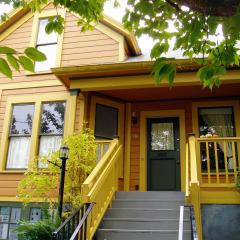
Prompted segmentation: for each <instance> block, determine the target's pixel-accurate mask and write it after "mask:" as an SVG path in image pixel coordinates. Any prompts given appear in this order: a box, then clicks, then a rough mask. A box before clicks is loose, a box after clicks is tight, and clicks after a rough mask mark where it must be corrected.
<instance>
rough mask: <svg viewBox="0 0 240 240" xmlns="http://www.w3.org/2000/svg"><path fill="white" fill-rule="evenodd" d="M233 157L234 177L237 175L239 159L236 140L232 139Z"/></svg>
mask: <svg viewBox="0 0 240 240" xmlns="http://www.w3.org/2000/svg"><path fill="white" fill-rule="evenodd" d="M232 158H233V171H234V179H236V177H237V174H238V173H237V159H236V149H235V142H234V141H232Z"/></svg>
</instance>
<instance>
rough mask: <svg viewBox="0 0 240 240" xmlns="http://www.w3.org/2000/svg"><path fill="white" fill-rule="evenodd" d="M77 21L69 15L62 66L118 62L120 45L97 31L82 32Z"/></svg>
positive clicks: (67, 17)
mask: <svg viewBox="0 0 240 240" xmlns="http://www.w3.org/2000/svg"><path fill="white" fill-rule="evenodd" d="M77 20H78V18H77V17H76V16H74V15H72V14H70V13H67V15H66V22H65V32H64V39H63V50H62V61H61V66H64V67H65V66H77V65H87V64H97V63H110V62H117V61H118V56H119V55H118V54H119V51H118V48H119V45H118V43H117V42H116V41H114V40H113V39H111V38H110V37H109V36H107V35H106V34H104V33H102V32H100V31H99V30H97V29H94V30H93V31H86V32H81V28H80V27H79V26H78V25H77Z"/></svg>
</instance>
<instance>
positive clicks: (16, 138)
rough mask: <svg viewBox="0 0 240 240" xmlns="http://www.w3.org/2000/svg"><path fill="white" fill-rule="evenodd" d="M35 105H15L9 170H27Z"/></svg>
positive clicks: (10, 139) (11, 128)
mask: <svg viewBox="0 0 240 240" xmlns="http://www.w3.org/2000/svg"><path fill="white" fill-rule="evenodd" d="M33 114H34V105H33V104H18V105H13V110H12V120H11V125H10V133H9V148H8V157H7V169H14V168H15V169H24V168H27V165H28V160H29V152H30V143H31V134H32V124H33Z"/></svg>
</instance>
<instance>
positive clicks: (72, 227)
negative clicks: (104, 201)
mask: <svg viewBox="0 0 240 240" xmlns="http://www.w3.org/2000/svg"><path fill="white" fill-rule="evenodd" d="M93 206H94V203H84V204H81V206H80V207H79V208H78V209H77V210H76V211H75V212H74V213H73V214H71V215H70V216H69V217H68V218H67V219H66V220H65V221H64V222H63V223H62V224H61V225H60V226H59V227H58V228H57V229H56V230H55V231H54V232H53V234H52V237H53V239H54V240H60V239H71V240H74V239H75V238H76V236H78V234H79V233H80V239H81V240H86V232H85V229H87V217H88V215H89V213H90V212H91V210H92V208H93Z"/></svg>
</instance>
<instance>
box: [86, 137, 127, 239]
mask: <svg viewBox="0 0 240 240" xmlns="http://www.w3.org/2000/svg"><path fill="white" fill-rule="evenodd" d="M121 158H122V145H120V144H119V142H118V140H113V141H111V143H110V144H109V148H108V150H107V152H106V153H105V154H104V155H103V156H102V158H101V160H100V161H99V162H98V164H97V166H96V167H95V168H94V170H93V171H92V173H91V174H90V175H89V176H88V178H87V179H86V180H85V182H84V183H83V185H82V196H83V201H84V202H94V203H95V206H94V208H93V209H92V212H91V214H90V216H89V218H88V224H87V239H88V240H91V239H92V238H93V236H94V233H95V232H96V230H97V228H98V225H99V223H100V222H101V220H102V217H103V215H104V213H105V211H106V210H107V208H108V206H109V205H110V204H111V202H112V199H113V197H114V195H115V192H116V191H117V189H118V177H119V171H118V166H119V162H120V160H121Z"/></svg>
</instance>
